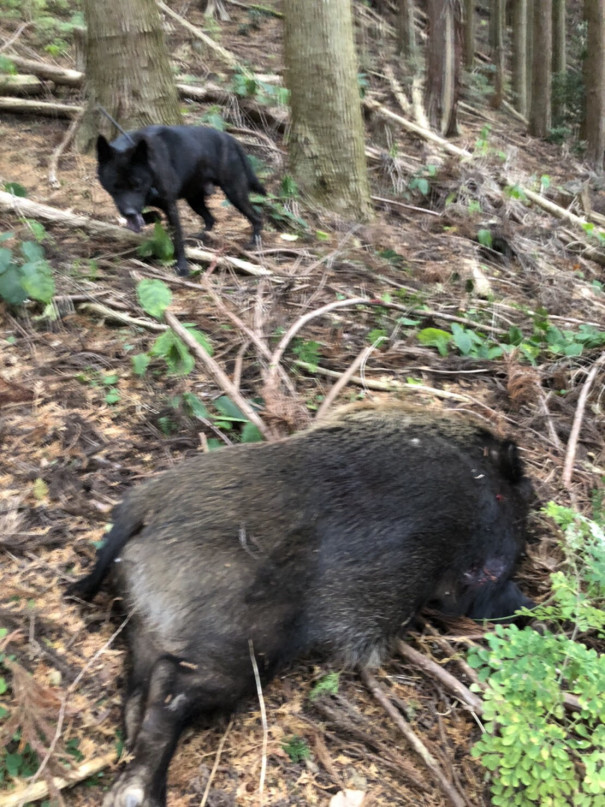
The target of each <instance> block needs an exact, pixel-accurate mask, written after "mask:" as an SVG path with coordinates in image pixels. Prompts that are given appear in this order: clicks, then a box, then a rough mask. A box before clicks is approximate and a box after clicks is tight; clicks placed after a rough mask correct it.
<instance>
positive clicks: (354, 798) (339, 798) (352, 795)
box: [330, 790, 366, 807]
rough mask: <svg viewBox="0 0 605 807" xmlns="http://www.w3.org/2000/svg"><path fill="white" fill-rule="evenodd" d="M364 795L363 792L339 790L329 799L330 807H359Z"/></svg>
mask: <svg viewBox="0 0 605 807" xmlns="http://www.w3.org/2000/svg"><path fill="white" fill-rule="evenodd" d="M365 795H366V794H365V793H364V792H363V790H341V791H339V792H338V793H337V794H336V795H335V796H332V798H331V799H330V807H361V804H362V802H363V800H364V798H365Z"/></svg>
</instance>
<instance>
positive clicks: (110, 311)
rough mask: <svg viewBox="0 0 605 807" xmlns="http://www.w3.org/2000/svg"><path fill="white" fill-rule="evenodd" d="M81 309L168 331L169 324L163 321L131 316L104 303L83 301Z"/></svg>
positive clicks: (128, 322)
mask: <svg viewBox="0 0 605 807" xmlns="http://www.w3.org/2000/svg"><path fill="white" fill-rule="evenodd" d="M78 309H79V310H87V311H94V312H95V313H97V314H100V315H101V316H102V317H105V318H107V319H112V320H115V321H116V322H122V323H123V324H124V325H136V326H137V327H139V328H147V329H148V330H150V331H167V330H168V326H167V325H163V324H162V323H161V322H153V320H150V319H140V318H139V317H131V316H130V314H123V313H122V312H121V311H116V310H115V308H109V307H108V306H106V305H103V304H102V303H81V304H80V305H79V306H78Z"/></svg>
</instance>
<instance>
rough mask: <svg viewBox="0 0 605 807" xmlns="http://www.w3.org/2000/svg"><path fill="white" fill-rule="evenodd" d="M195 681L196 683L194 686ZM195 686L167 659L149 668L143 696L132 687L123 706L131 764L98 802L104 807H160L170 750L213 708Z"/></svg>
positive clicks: (192, 675)
mask: <svg viewBox="0 0 605 807" xmlns="http://www.w3.org/2000/svg"><path fill="white" fill-rule="evenodd" d="M196 679H197V680H196ZM212 701H213V699H212V696H211V695H210V696H209V697H207V698H205V697H204V691H203V688H202V687H201V681H200V679H199V678H198V677H197V676H196V674H195V672H192V670H191V669H189V668H187V667H185V666H184V665H181V664H180V663H179V661H178V659H175V658H174V657H172V656H162V657H160V658H159V659H158V660H157V661H156V662H155V664H154V666H153V669H152V671H151V676H150V678H149V686H148V689H147V692H146V693H145V691H144V689H143V688H142V687H141V686H138V687H136V688H135V689H134V690H132V692H131V693H130V695H129V696H128V700H127V703H126V711H125V722H126V731H127V741H128V745H129V746H130V750H131V751H132V756H133V759H132V761H131V762H129V763H128V765H127V767H126V768H125V769H124V771H123V772H122V773H121V774H120V776H119V777H118V779H117V780H116V782H115V784H114V785H113V787H112V789H111V790H110V791H109V793H108V794H107V796H106V797H105V800H104V802H103V805H104V807H163V805H165V803H166V775H167V771H168V765H169V763H170V759H171V758H172V755H173V753H174V749H175V746H176V744H177V741H178V739H179V736H180V734H181V731H182V730H183V727H184V726H185V723H187V722H188V721H189V720H190V719H191V718H193V717H195V716H196V715H197V714H199V712H200V711H202V710H204V709H205V708H212V706H213V705H215V704H214V703H213V702H212Z"/></svg>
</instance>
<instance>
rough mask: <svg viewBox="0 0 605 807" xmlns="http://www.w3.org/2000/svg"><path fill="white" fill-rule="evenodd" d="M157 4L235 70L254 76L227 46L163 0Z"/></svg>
mask: <svg viewBox="0 0 605 807" xmlns="http://www.w3.org/2000/svg"><path fill="white" fill-rule="evenodd" d="M157 6H158V8H159V9H160V11H163V12H164V14H166V15H167V16H168V17H172V19H173V20H176V21H177V22H178V23H179V25H182V26H183V28H185V29H186V30H187V31H189V33H190V34H193V36H194V37H195V38H196V39H199V40H200V41H201V42H203V43H204V44H205V45H207V47H209V48H211V49H212V50H213V51H214V52H215V53H216V54H217V55H218V56H220V58H221V59H222V60H223V61H224V62H225V64H227V65H228V66H229V67H231V68H232V69H233V70H238V71H240V72H241V73H243V74H244V75H245V76H248V77H249V78H251V77H252V73H250V71H249V70H246V68H245V67H244V66H243V65H242V64H240V62H238V61H237V59H236V58H235V56H234V55H233V54H232V53H229V51H228V50H225V48H222V47H221V46H220V45H218V44H217V43H216V42H215V41H214V40H213V39H211V38H210V37H209V36H208V35H207V34H205V33H204V32H203V31H201V30H200V29H199V28H197V27H196V26H195V25H192V24H191V23H190V22H187V20H186V19H184V18H183V17H181V15H180V14H177V13H176V11H173V10H172V9H171V8H170V7H169V6H167V5H166V3H162V0H157Z"/></svg>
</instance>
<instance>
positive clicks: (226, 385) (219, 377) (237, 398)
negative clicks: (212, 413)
mask: <svg viewBox="0 0 605 807" xmlns="http://www.w3.org/2000/svg"><path fill="white" fill-rule="evenodd" d="M164 317H165V319H166V322H167V323H168V325H170V327H171V328H172V330H173V331H174V332H175V333H176V334H177V336H179V337H180V338H181V339H182V340H183V342H185V344H186V345H187V347H188V348H189V350H191V351H192V352H193V353H194V354H195V355H196V356H197V358H198V359H199V360H200V361H201V363H202V364H203V365H204V366H205V367H206V369H207V370H208V371H209V372H210V374H211V375H212V377H213V378H214V380H215V382H216V383H217V384H218V386H219V387H220V388H221V389H222V390H223V391H224V392H225V393H226V394H227V395H228V396H229V397H230V398H231V400H232V401H233V403H234V404H236V405H237V406H238V407H239V408H240V409H241V410H242V412H243V413H244V414H245V415H246V417H247V418H248V420H249V421H250V422H251V423H254V425H255V426H256V428H257V429H258V430H259V432H260V433H261V434H262V435H263V437H264V438H265V440H273V439H275V437H274V435H273V433H272V431H271V430H270V429H269V427H268V426H266V424H265V423H263V421H262V420H261V418H260V417H259V416H258V414H257V413H256V412H255V410H254V409H253V408H252V407H251V406H250V404H249V403H248V401H247V400H246V399H245V398H244V397H243V396H242V395H241V394H240V392H239V390H238V389H236V387H235V386H234V384H233V382H232V381H231V379H230V378H229V376H228V375H227V374H226V373H225V372H224V371H223V370H222V369H221V368H220V367H219V365H218V364H217V363H216V362H215V361H214V359H213V358H212V357H211V356H209V355H208V354H207V353H206V351H205V350H204V349H203V348H202V346H201V345H200V344H199V343H198V342H196V341H195V339H194V338H193V336H191V334H190V333H189V331H188V330H187V328H185V327H183V325H181V323H180V322H179V320H178V319H177V318H176V317H175V315H174V314H173V313H171V312H170V311H166V312H165V313H164Z"/></svg>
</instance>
